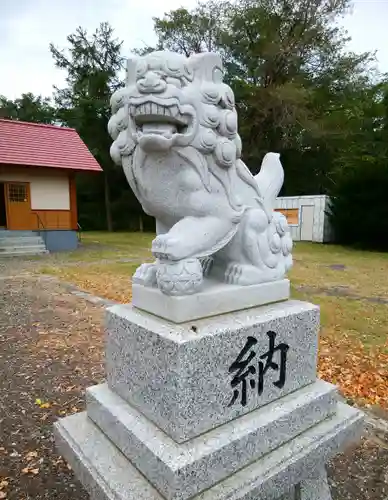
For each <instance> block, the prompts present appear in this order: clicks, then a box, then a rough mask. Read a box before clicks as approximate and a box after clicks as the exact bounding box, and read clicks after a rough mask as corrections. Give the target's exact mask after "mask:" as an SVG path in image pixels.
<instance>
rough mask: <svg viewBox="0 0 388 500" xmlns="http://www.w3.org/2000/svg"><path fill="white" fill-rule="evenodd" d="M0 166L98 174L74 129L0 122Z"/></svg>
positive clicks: (95, 164) (93, 162) (90, 154)
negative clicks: (32, 167) (56, 169)
mask: <svg viewBox="0 0 388 500" xmlns="http://www.w3.org/2000/svg"><path fill="white" fill-rule="evenodd" d="M0 164H8V165H10V164H12V165H25V166H36V167H53V168H65V169H70V170H88V171H94V172H100V171H101V170H102V169H101V167H100V165H99V164H98V163H97V161H96V159H95V158H94V156H93V155H92V153H91V152H90V151H89V149H88V148H87V147H86V145H85V143H84V142H83V141H82V140H81V138H80V136H79V135H78V134H77V132H76V130H75V129H73V128H65V127H57V126H55V125H44V124H40V123H30V122H21V121H17V120H4V119H0Z"/></svg>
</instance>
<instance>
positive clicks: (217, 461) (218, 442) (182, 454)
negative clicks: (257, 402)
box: [86, 381, 337, 500]
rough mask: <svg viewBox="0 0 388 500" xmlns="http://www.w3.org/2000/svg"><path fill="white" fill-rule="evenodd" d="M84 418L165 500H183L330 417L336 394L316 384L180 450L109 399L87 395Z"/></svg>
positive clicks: (96, 391) (100, 389)
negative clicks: (87, 417)
mask: <svg viewBox="0 0 388 500" xmlns="http://www.w3.org/2000/svg"><path fill="white" fill-rule="evenodd" d="M86 398H87V414H88V416H89V417H90V418H91V419H92V420H93V421H94V422H95V423H96V424H97V426H98V427H99V428H100V429H101V430H102V431H103V432H104V434H105V435H106V436H107V437H108V438H109V439H110V440H111V441H112V442H113V443H114V444H115V445H116V446H117V447H118V448H119V450H121V452H122V453H123V454H124V455H125V456H126V457H127V458H128V459H129V460H130V461H131V462H132V464H133V465H135V467H136V468H137V469H139V470H140V471H141V472H142V473H143V474H144V476H145V477H146V478H147V479H148V480H149V481H150V482H151V483H152V484H153V485H154V486H155V487H156V488H157V490H158V491H160V493H161V494H162V495H163V496H165V497H166V498H167V499H168V500H186V499H187V498H190V497H192V496H193V495H195V494H197V493H199V492H200V491H203V490H204V489H206V488H209V487H211V486H213V485H214V484H215V483H217V482H219V481H221V480H222V479H225V478H226V477H227V476H229V475H230V474H233V473H235V472H236V471H238V470H239V469H242V468H243V467H245V466H246V465H247V464H249V463H251V462H252V461H254V460H257V459H258V458H260V457H262V456H264V455H265V454H267V453H269V452H271V451H273V450H274V449H276V448H278V447H279V446H281V445H283V444H284V443H286V442H288V441H290V440H291V439H293V438H295V437H296V436H298V435H299V434H301V433H302V432H303V431H306V430H307V429H309V428H310V427H312V426H313V425H316V424H318V423H319V422H321V421H322V420H324V419H326V418H328V417H329V416H330V415H332V414H333V413H334V412H335V411H336V406H337V400H336V389H335V387H334V386H332V385H330V384H328V383H326V382H323V381H317V382H315V383H314V384H311V385H309V386H307V387H304V388H303V389H299V390H298V391H296V392H294V393H292V394H289V395H288V396H285V397H284V398H282V399H280V400H277V401H275V402H273V403H270V404H268V405H267V406H265V407H263V408H260V409H257V410H254V411H253V412H251V413H249V414H248V415H243V416H241V417H239V418H237V419H236V420H233V422H228V423H226V424H224V425H222V426H220V427H217V428H216V429H213V430H211V431H209V432H207V433H205V434H202V435H201V436H198V437H196V438H194V439H192V440H190V441H187V442H185V443H183V444H178V443H176V442H175V441H174V440H173V439H171V438H170V437H169V436H168V435H167V434H165V433H164V432H163V431H161V430H160V429H159V428H157V427H156V426H155V425H154V424H153V423H152V422H151V421H149V420H148V419H147V418H146V417H144V416H143V415H142V414H141V413H139V412H138V411H137V410H135V409H134V408H132V407H131V406H129V405H128V403H126V402H125V401H124V400H123V399H121V398H120V397H119V396H117V395H116V394H114V393H113V392H112V391H111V390H110V389H109V388H108V386H107V385H106V384H103V385H98V386H94V387H92V388H89V389H88V390H87V396H86Z"/></svg>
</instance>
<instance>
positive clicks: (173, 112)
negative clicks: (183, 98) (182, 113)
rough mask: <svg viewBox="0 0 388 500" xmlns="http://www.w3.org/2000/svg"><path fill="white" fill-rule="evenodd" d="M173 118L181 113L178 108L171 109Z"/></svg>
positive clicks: (172, 107)
mask: <svg viewBox="0 0 388 500" xmlns="http://www.w3.org/2000/svg"><path fill="white" fill-rule="evenodd" d="M170 112H171V116H177V115H178V113H179V109H178V106H176V105H175V106H171V108H170Z"/></svg>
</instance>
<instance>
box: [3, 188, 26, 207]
mask: <svg viewBox="0 0 388 500" xmlns="http://www.w3.org/2000/svg"><path fill="white" fill-rule="evenodd" d="M8 198H9V201H10V202H12V203H25V202H26V201H27V185H26V184H9V185H8Z"/></svg>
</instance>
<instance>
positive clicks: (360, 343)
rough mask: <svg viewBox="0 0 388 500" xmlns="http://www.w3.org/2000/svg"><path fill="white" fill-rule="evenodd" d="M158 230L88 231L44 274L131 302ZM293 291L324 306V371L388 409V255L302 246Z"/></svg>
mask: <svg viewBox="0 0 388 500" xmlns="http://www.w3.org/2000/svg"><path fill="white" fill-rule="evenodd" d="M152 238H153V235H152V234H141V233H113V234H108V233H85V234H84V235H83V244H82V247H81V248H80V249H79V250H77V251H75V252H72V253H67V254H57V255H52V256H49V257H48V258H47V259H45V262H44V265H42V267H41V269H40V272H41V273H44V274H51V275H54V276H57V277H59V278H61V279H63V280H65V281H68V282H71V283H74V284H75V285H77V286H79V287H80V288H82V289H84V290H87V291H89V292H91V293H93V294H95V295H99V296H103V297H106V298H109V299H113V300H117V301H120V302H129V301H130V299H131V285H130V279H131V276H132V274H133V272H134V270H135V269H136V267H137V266H138V265H139V264H140V263H141V262H144V261H148V260H152V255H151V253H150V251H149V248H150V243H151V240H152ZM294 259H295V265H294V268H293V270H292V272H291V273H290V278H291V282H292V285H293V296H294V297H295V298H299V299H302V300H308V301H310V302H314V303H316V304H319V305H320V306H321V314H322V330H321V337H320V358H319V372H320V375H321V377H322V378H324V379H326V380H328V381H330V382H333V383H336V384H338V385H339V386H340V387H341V391H342V393H343V394H344V395H345V396H346V397H347V398H349V399H351V400H354V401H356V402H357V403H359V404H370V405H381V406H383V407H385V408H388V279H387V277H388V254H381V253H374V252H362V251H357V250H351V249H347V248H342V247H339V246H332V245H321V244H310V243H297V244H296V245H295V251H294Z"/></svg>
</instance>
